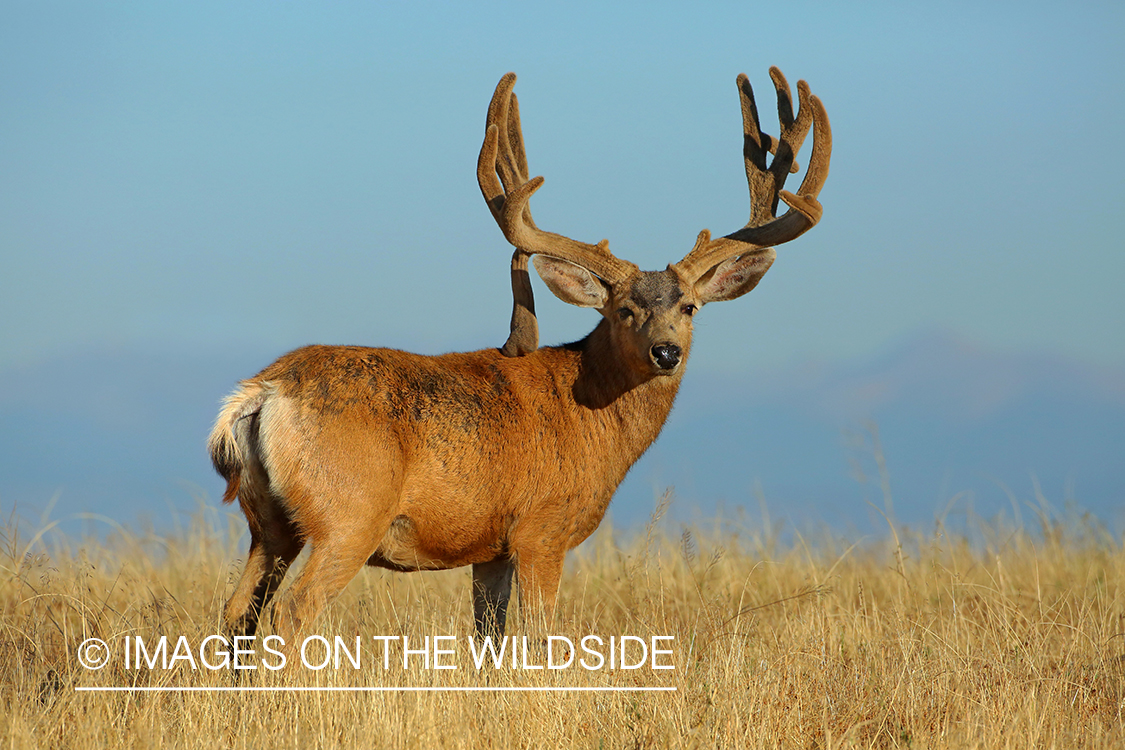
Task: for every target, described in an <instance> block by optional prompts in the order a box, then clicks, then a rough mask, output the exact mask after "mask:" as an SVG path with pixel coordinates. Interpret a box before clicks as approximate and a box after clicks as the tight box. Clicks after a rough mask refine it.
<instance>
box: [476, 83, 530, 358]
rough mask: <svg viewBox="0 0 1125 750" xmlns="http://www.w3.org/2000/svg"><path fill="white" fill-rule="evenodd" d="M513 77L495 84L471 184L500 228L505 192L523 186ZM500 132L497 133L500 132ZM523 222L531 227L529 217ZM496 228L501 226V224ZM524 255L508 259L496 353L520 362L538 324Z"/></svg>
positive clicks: (524, 175)
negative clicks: (504, 319)
mask: <svg viewBox="0 0 1125 750" xmlns="http://www.w3.org/2000/svg"><path fill="white" fill-rule="evenodd" d="M515 85H516V74H515V73H508V74H506V75H505V76H504V77H503V78H501V79H500V82H499V83H497V84H496V91H495V92H493V94H492V100H491V101H490V102H489V104H488V117H487V119H486V121H485V137H484V145H483V146H481V151H480V157H479V158H478V159H477V183H478V184H479V185H480V190H481V194H482V195H484V201H485V203H487V204H488V208H489V210H490V211H491V212H492V217H493V218H494V219H495V220H496V221H497V223H500V222H501V221H502V217H503V215H504V202H505V197H506V193H507V191H508V190H509V189H514V188H515V187H516V186H518V185H520V184H522V183H524V182H526V181H527V155H526V152H525V150H524V147H523V130H522V128H521V127H520V120H519V117H520V115H519V103H518V101H517V99H516V96H515V94H514V93H513V92H512V89H513V87H514V86H515ZM501 131H503V132H501ZM526 220H527V221H529V222H531V221H532V219H531V212H530V211H528V212H527V217H526ZM501 228H502V225H501ZM530 258H531V255H530V253H527V252H524V251H523V250H521V249H520V248H518V247H517V248H516V251H515V252H514V253H513V254H512V266H511V273H512V320H511V332H510V333H509V335H508V340H507V341H505V342H504V346H502V347H501V348H500V351H501V352H503V353H504V355H506V356H508V357H520V356H523V355H524V354H528V353H529V352H533V351H535V350H536V349H537V348H538V347H539V322H538V321H537V320H536V318H535V294H534V292H533V291H532V289H531V277H530V275H529V273H528V270H527V263H528V260H529V259H530Z"/></svg>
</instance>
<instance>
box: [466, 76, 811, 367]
mask: <svg viewBox="0 0 1125 750" xmlns="http://www.w3.org/2000/svg"><path fill="white" fill-rule="evenodd" d="M770 77H771V78H772V80H773V84H774V87H775V89H776V90H777V103H778V107H777V108H778V117H779V120H780V126H781V135H780V137H778V138H773V137H771V136H769V135H766V134H765V133H763V132H762V130H761V126H760V124H759V120H758V111H757V106H756V104H755V101H754V92H753V90H752V89H751V87H750V81H749V79H748V78H747V77H746V76H745V75H739V76H738V80H737V83H738V92H739V96H740V98H741V102H742V125H743V158H744V161H745V165H746V178H747V182H748V184H749V187H750V205H751V209H750V220H749V221H748V222H747V223H746V225H745V226H744V227H743V228H742V229H739V230H738V231H736V232H732V233H731V234H728V235H725V236H723V237H719V238H717V239H712V238H711V234H710V232H709V231H708V230H706V229H704V230H703V231H702V232H700V233H699V236H698V238H697V239H696V242H695V246H694V247H693V248H692V250H691V252H689V253H688V254H687V255H686V256H685V257H684V258H683V259H682V260H680V261H679V262H678V263H673V264H671V265H669V266H668V268H667V269H665V270H664V271H641V270H639V269H638V268H637V266H636V265H634V264H633V263H630V262H629V261H626V260H622V259H620V258H617V257H616V256H614V255H613V254H612V253H611V252H610V251H609V241H608V240H602V241H601V242H599V243H597V244H593V245H591V244H587V243H583V242H578V241H576V240H572V239H570V238H569V237H564V236H562V235H559V234H554V233H552V232H546V231H543V230H541V229H539V228H538V227H537V226H536V225H535V222H534V220H533V219H532V218H531V210H530V208H529V206H528V201H529V200H530V198H531V196H532V194H533V193H534V192H535V191H536V190H538V189H539V188H540V186H542V184H543V178H542V177H535V178H531V179H528V168H527V156H526V152H525V150H524V144H523V133H522V130H521V127H520V119H519V105H518V102H517V100H516V95H515V94H514V93H513V88H514V86H515V82H516V76H515V74H514V73H508V74H507V75H505V76H504V77H503V78H502V79H501V80H500V83H499V84H498V85H497V87H496V92H495V93H494V94H493V97H492V102H491V104H490V105H489V108H488V119H487V123H486V129H485V139H484V145H483V146H482V147H481V153H480V158H479V160H478V162H477V179H478V181H479V183H480V187H481V192H482V193H483V194H484V198H485V201H486V202H487V203H488V206H489V208H490V209H491V211H492V215H493V217H494V218H495V219H496V222H497V224H499V226H500V229H501V231H503V233H504V237H505V238H506V239H507V240H508V242H510V243H511V244H512V245H514V246H515V248H516V251H515V254H514V255H513V256H512V294H513V310H512V322H511V335H510V336H509V338H508V341H507V343H505V345H504V347H503V352H504V353H505V354H507V355H508V356H520V355H523V354H526V353H528V352H530V351H534V350H535V349H536V347H537V346H538V328H537V324H536V319H535V303H534V299H533V297H532V291H531V284H530V281H529V279H528V275H527V261H528V259H529V258H530V257H531V256H532V255H535V256H536V257H535V261H534V262H535V268H536V270H537V271H538V272H539V275H540V276H541V277H542V279H543V281H544V282H545V283H546V284H547V287H548V288H549V289H550V290H551V291H552V292H553V293H554V294H555V296H557V297H558V298H559V299H561V300H562V301H564V302H567V303H569V304H572V305H577V306H579V307H593V308H596V309H597V310H598V311H599V312H600V313H601V314H602V316H603V317H604V318H605V319H606V321H608V325H609V326H610V328H611V337H612V340H613V341H614V344H615V348H616V349H617V351H618V352H619V353H620V356H621V359H622V361H623V363H624V364H625V365H626V367H627V369H628V370H629V371H631V372H633V373H635V374H636V375H637V376H638V377H640V378H648V377H659V376H674V375H678V374H679V373H680V372H681V371H682V369H683V368H682V363H683V362H684V361H685V360H686V358H687V355H688V352H689V351H690V349H691V334H692V317H693V316H694V315H695V313H696V312H697V311H698V310H699V309H700V308H701V307H703V306H704V305H705V304H707V303H708V302H718V301H722V300H729V299H735V298H737V297H741V296H742V295H743V294H746V293H747V292H749V291H750V290H751V289H753V288H754V287H755V286H756V285H757V284H758V282H759V281H760V280H761V278H762V276H763V275H764V274H765V272H766V271H767V270H769V267H770V265H771V264H772V263H773V261H774V259H775V258H776V253H775V252H774V250H773V246H774V245H779V244H781V243H783V242H788V241H790V240H792V239H796V238H797V237H799V236H800V235H802V234H804V233H805V232H806V231H808V230H809V229H810V228H812V227H813V226H814V225H815V224H816V223H817V221H819V220H820V216H821V213H822V208H821V205H820V203H819V201H818V200H817V196H818V194H819V193H820V189H821V187H822V186H823V185H824V181H825V179H826V178H827V176H828V164H829V159H830V156H831V151H832V131H831V129H830V127H829V124H828V116H827V114H826V113H825V110H824V105H823V104H822V103H821V102H820V100H819V99H818V98H817V97H815V96H813V95H812V94H811V93H809V87H808V84H806V83H805V82H804V81H799V82H798V83H797V94H798V98H799V103H800V108H799V112H798V114H796V115H794V111H793V99H792V95H791V93H790V89H789V84H788V82H787V81H786V80H785V77H784V76H783V75H782V74H781V71H780V70H778V69H777V68H776V67H774V68H770ZM810 127H811V128H812V129H813V133H814V135H813V151H812V157H811V159H810V161H809V165H808V168H807V169H806V170H805V177H804V180H803V181H802V183H801V187H800V189H799V190H798V191H797V193H796V194H793V193H791V192H789V191H787V190H784V189H783V188H784V185H785V179H786V178H787V177H788V176H789V174H790V173H793V172H796V171H798V165H797V163H796V161H795V157H796V154H797V152H798V151H799V150H800V148H801V145H802V143H803V142H804V139H805V136H806V135H807V134H808V132H809V129H810ZM767 154H773V155H774V158H773V160H772V162H771V163H770V164H768V165H767V163H766V161H767V159H766V155H767ZM780 201H784V202H785V204H786V205H787V206H788V207H789V210H788V211H786V213H785V214H783V215H782V216H780V217H779V216H777V208H778V205H779V202H780Z"/></svg>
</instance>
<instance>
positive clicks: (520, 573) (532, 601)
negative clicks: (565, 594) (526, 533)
mask: <svg viewBox="0 0 1125 750" xmlns="http://www.w3.org/2000/svg"><path fill="white" fill-rule="evenodd" d="M565 556H566V550H563V551H562V552H556V551H554V550H550V549H546V550H539V549H532V550H520V552H519V554H518V556H517V557H516V578H517V580H518V581H519V591H520V621H521V622H522V624H523V626H524V629H525V630H527V629H532V628H540V629H543V630H546V629H548V628H549V626H550V625H551V624H552V623H553V622H554V618H555V602H556V598H557V596H558V593H559V579H560V578H561V577H562V566H563V558H564V557H565Z"/></svg>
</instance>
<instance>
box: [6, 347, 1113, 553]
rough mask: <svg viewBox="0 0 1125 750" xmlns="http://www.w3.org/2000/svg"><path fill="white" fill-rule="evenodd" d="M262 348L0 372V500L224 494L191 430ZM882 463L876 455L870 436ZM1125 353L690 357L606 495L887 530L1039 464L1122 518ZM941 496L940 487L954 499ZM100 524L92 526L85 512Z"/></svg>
mask: <svg viewBox="0 0 1125 750" xmlns="http://www.w3.org/2000/svg"><path fill="white" fill-rule="evenodd" d="M274 354H276V352H273V353H271V352H250V353H247V352H227V353H221V352H220V353H214V352H213V353H210V354H205V355H197V356H192V357H187V356H183V355H168V354H155V353H151V352H149V353H138V352H135V351H128V350H120V351H107V352H97V353H91V354H85V355H75V356H71V357H66V358H61V359H58V360H55V361H52V362H47V363H43V364H40V365H37V366H34V367H27V368H22V369H12V370H8V371H6V372H2V373H0V512H3V513H4V514H5V515H7V514H8V513H10V512H11V510H12V508H13V506H14V507H15V510H16V512H17V513H18V514H19V515H20V516H21V517H23V518H24V519H26V520H27V521H28V522H29V523H32V524H35V523H38V521H39V515H40V514H41V513H42V512H43V510H44V509H45V508H46V507H47V506H48V504H49V503H50V502H51V499H52V498H53V497H55V496H56V494H57V496H58V502H57V504H56V505H55V506H54V507H53V508H52V510H51V518H60V517H63V516H66V515H69V514H73V513H78V512H89V513H97V514H101V515H104V516H108V517H110V518H113V519H117V520H119V521H124V522H130V523H135V521H136V520H137V519H138V518H139V517H143V516H147V517H149V518H151V519H153V521H154V522H155V523H156V525H157V526H162V525H166V524H167V523H168V522H169V518H170V515H171V513H172V511H173V509H177V510H181V511H191V510H193V509H195V507H196V505H197V503H198V502H199V501H200V499H201V498H202V499H205V501H206V502H207V503H209V504H211V505H214V504H216V503H217V498H218V496H219V495H221V493H222V483H221V482H220V480H219V479H218V477H216V476H215V475H214V473H213V472H212V470H211V468H210V465H209V461H208V458H207V455H206V451H205V449H204V441H205V439H206V436H207V433H208V431H209V429H210V426H211V421H212V420H213V419H214V416H215V413H216V407H217V405H218V401H219V399H220V398H221V397H222V396H223V395H224V394H225V393H227V392H228V391H229V390H230V389H231V387H232V386H233V385H234V383H235V382H236V380H237V379H238V378H240V377H245V376H246V375H248V374H251V373H253V372H255V371H256V370H257V369H258V368H260V367H262V366H263V365H264V364H266V363H268V361H269V360H270V359H271V357H272V356H273V355H274ZM875 435H877V436H878V438H877V440H878V444H879V445H881V452H882V459H883V461H884V465H885V471H884V472H881V471H880V467H879V460H878V457H877V455H876V454H877V451H876V438H875ZM1123 448H1125V372H1122V371H1118V370H1104V369H1101V370H1099V369H1097V368H1093V367H1089V366H1086V365H1083V364H1081V363H1078V362H1073V361H1069V360H1066V359H1062V358H1059V357H1054V356H1049V355H1036V354H1026V353H1001V352H994V351H986V350H983V349H981V348H979V347H975V346H973V345H971V344H968V343H966V342H964V341H960V340H958V339H956V338H954V337H952V336H948V335H943V334H935V333H929V334H924V335H918V336H915V337H912V338H910V339H908V340H905V341H903V342H900V343H899V344H897V345H895V346H892V347H890V348H888V349H887V350H886V351H884V352H883V353H881V354H880V355H879V356H876V357H874V358H872V359H870V360H866V361H858V362H849V363H840V364H803V365H798V366H793V367H787V368H783V369H780V370H776V371H771V372H761V373H753V374H746V375H742V376H738V377H719V376H712V375H707V374H705V373H698V372H695V371H693V370H692V369H691V368H690V367H689V370H688V373H687V375H686V376H685V382H684V386H683V388H682V390H681V396H680V399H679V401H678V402H677V405H676V408H675V409H674V410H673V413H672V417H671V419H670V420H669V423H668V426H667V428H666V429H665V431H664V434H663V435H662V436H661V438H660V440H659V441H657V443H656V445H654V446H653V448H652V449H651V450H650V451H649V452H648V454H646V455H645V457H644V458H642V460H641V462H640V463H639V464H638V465H637V466H636V467H635V468H634V470H633V471H632V472H631V473H630V475H629V477H628V478H627V479H626V481H625V484H624V485H622V487H621V490H620V491H619V492H618V496H617V498H616V499H615V501H614V505H613V506H612V508H611V510H612V513H613V515H614V518H615V519H616V521H617V522H618V524H621V525H633V524H637V523H640V522H643V521H644V520H645V519H646V518H647V516H648V514H649V513H650V512H651V510H652V508H653V507H654V505H655V504H656V499H657V497H658V496H659V495H660V493H662V492H663V490H664V489H665V488H666V487H667V486H669V485H674V486H675V496H676V500H675V502H674V504H673V515H674V516H675V517H677V518H680V519H692V518H699V519H710V518H713V517H714V516H716V514H719V513H722V515H723V516H724V517H726V518H728V519H733V520H734V522H735V523H740V522H739V521H738V516H739V513H740V512H741V511H740V510H739V509H740V508H744V509H745V512H746V517H745V520H744V521H741V523H745V524H746V525H750V526H753V525H757V524H759V523H760V522H761V521H760V518H761V517H760V500H761V499H762V498H764V501H765V507H766V508H767V509H768V512H769V514H770V516H771V518H772V521H773V522H775V523H776V522H780V521H782V520H785V521H786V522H788V523H791V524H793V525H796V526H798V527H801V526H806V525H809V524H827V525H829V526H830V527H832V528H835V529H840V530H846V529H851V530H852V531H853V532H858V533H868V532H876V533H882V531H883V529H884V528H885V527H884V525H883V524H884V522H883V521H882V519H881V518H880V517H879V516H878V514H877V513H876V512H875V511H873V510H872V509H871V508H870V506H869V505H868V504H867V501H871V502H873V503H875V504H876V505H878V506H879V507H880V508H884V507H885V502H884V483H883V478H884V477H885V478H887V480H888V486H889V491H890V495H891V497H892V499H893V503H892V508H893V511H894V513H895V516H896V518H897V519H898V520H900V521H903V522H906V523H910V524H914V525H917V524H929V523H931V522H932V520H933V519H934V517H935V516H938V515H943V514H944V515H945V517H946V520H947V522H949V523H959V522H963V521H964V520H965V519H966V517H967V514H970V513H976V514H978V515H982V516H985V517H990V516H993V515H995V514H996V513H999V512H1004V513H1006V514H1007V515H1008V516H1013V515H1016V514H1022V515H1023V517H1024V520H1025V521H1028V520H1029V518H1030V516H1029V514H1031V513H1032V511H1031V510H1030V509H1029V504H1036V503H1038V502H1039V500H1038V499H1037V497H1036V492H1037V490H1036V482H1038V486H1039V488H1040V489H1041V492H1042V495H1043V498H1044V499H1045V500H1046V501H1048V502H1049V503H1051V504H1052V505H1053V506H1054V507H1055V508H1056V509H1062V508H1063V506H1065V505H1066V504H1067V503H1068V502H1071V501H1073V502H1074V503H1075V504H1076V505H1078V506H1080V507H1083V508H1086V509H1088V510H1090V511H1091V512H1093V513H1095V514H1096V515H1097V516H1098V517H1099V518H1101V519H1102V520H1104V521H1105V522H1107V523H1108V524H1109V525H1110V526H1111V527H1113V528H1118V529H1119V528H1121V527H1122V526H1123V525H1125V462H1123V461H1122V460H1121V455H1122V452H1123ZM951 501H952V503H951ZM95 530H96V529H95Z"/></svg>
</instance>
